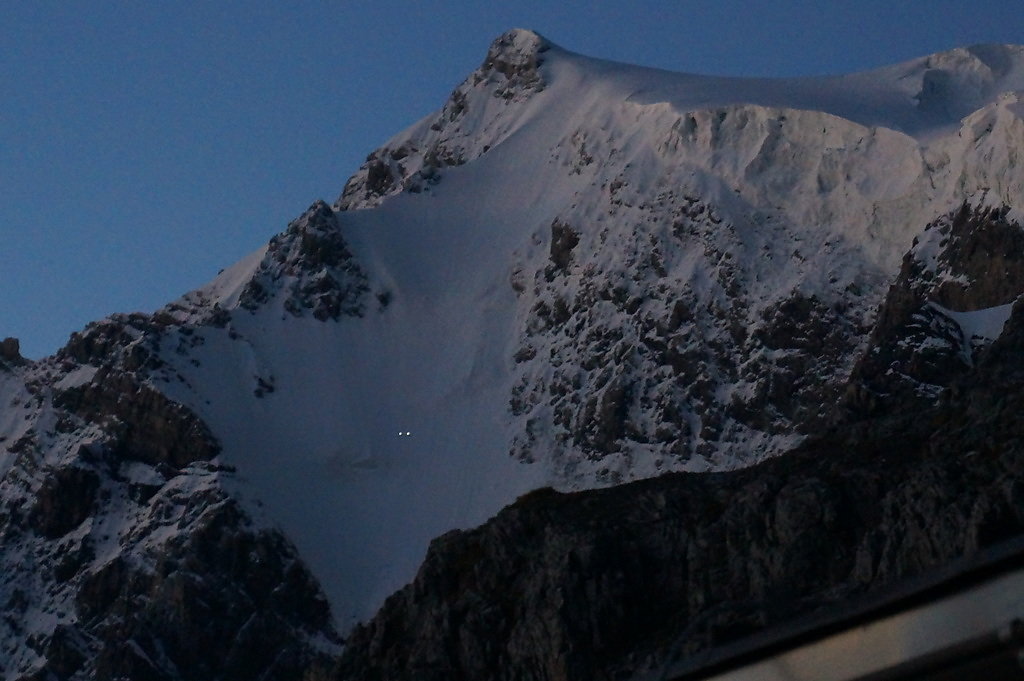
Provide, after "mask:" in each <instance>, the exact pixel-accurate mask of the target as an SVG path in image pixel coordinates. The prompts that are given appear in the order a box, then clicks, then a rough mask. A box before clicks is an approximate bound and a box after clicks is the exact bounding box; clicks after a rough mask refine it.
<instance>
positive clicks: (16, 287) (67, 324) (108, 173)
mask: <svg viewBox="0 0 1024 681" xmlns="http://www.w3.org/2000/svg"><path fill="white" fill-rule="evenodd" d="M0 17H2V18H0V292H2V293H0V337H3V336H8V335H13V336H17V337H19V338H20V339H21V341H22V351H23V353H24V354H25V355H26V356H29V357H40V356H43V355H46V354H49V353H51V352H53V351H55V350H56V349H57V348H58V347H59V346H60V345H62V344H63V343H64V342H65V341H66V340H67V337H68V335H69V334H70V333H71V332H72V331H74V330H77V329H79V328H81V327H82V326H83V325H84V324H85V323H86V322H88V321H90V320H94V319H98V318H101V317H103V316H105V315H107V314H109V313H111V312H129V311H134V310H142V311H152V310H154V309H156V308H158V307H160V306H161V305H162V304H164V303H166V302H168V301H170V300H172V299H174V298H176V297H178V296H179V295H181V294H182V293H184V292H186V291H187V290H190V289H192V288H195V287H196V286H199V285H201V284H203V283H205V282H206V281H207V280H209V279H211V278H212V277H213V276H215V275H216V273H217V271H218V270H219V269H221V268H222V267H226V266H228V265H230V264H231V263H232V262H234V261H235V260H237V259H239V258H240V257H242V256H243V255H245V254H246V253H249V252H251V251H253V250H255V249H256V248H258V247H259V246H260V245H262V244H263V243H265V242H266V240H267V239H268V238H269V237H270V236H271V235H273V234H274V233H275V232H278V231H280V230H281V229H283V228H284V227H285V225H286V224H287V222H288V221H289V220H290V219H291V218H293V217H295V216H296V215H298V214H299V213H300V212H301V211H303V210H304V209H305V208H306V207H307V206H308V205H309V204H310V203H312V202H313V201H314V200H315V199H317V198H324V199H326V200H328V201H333V200H334V199H335V198H336V197H337V195H338V194H339V193H340V191H341V188H342V186H343V184H344V182H345V180H346V179H347V177H348V176H349V174H351V172H352V171H353V170H355V169H356V168H357V167H358V166H359V164H360V162H361V161H362V159H363V158H365V156H366V154H367V153H368V152H370V151H372V150H373V149H374V148H375V147H376V146H377V145H379V144H380V143H381V142H383V141H384V140H386V139H387V138H388V137H390V136H391V135H393V134H394V133H397V132H399V131H400V130H401V129H403V128H405V127H407V126H408V125H410V124H411V123H413V122H415V121H416V120H418V119H419V118H421V117H423V116H425V115H426V114H428V113H430V112H431V111H433V110H435V109H437V108H439V107H440V106H441V104H443V102H444V100H445V98H446V97H447V95H448V93H449V92H450V91H451V90H452V88H454V87H455V85H457V84H458V83H459V81H461V80H462V78H463V77H465V76H466V75H467V74H468V73H469V72H470V71H472V70H473V69H474V68H475V67H476V66H477V65H478V64H479V63H480V61H481V60H482V59H483V56H484V54H485V52H486V49H487V46H488V44H489V43H490V41H491V40H492V39H493V38H494V37H496V36H497V35H499V34H500V33H502V32H504V31H505V30H507V29H509V28H513V27H520V28H531V29H534V30H536V31H538V32H540V33H542V34H543V35H545V36H546V37H547V38H549V39H550V40H552V41H554V42H555V43H558V44H560V45H561V46H563V47H565V48H568V49H571V50H574V51H577V52H582V53H585V54H591V55H594V56H600V57H604V58H607V59H614V60H618V61H627V62H632V63H638V64H644V65H649V66H657V67H661V68H666V69H672V70H677V71H689V72H697V73H708V74H721V75H758V76H773V75H807V74H827V73H844V72H849V71H855V70H863V69H868V68H872V67H875V66H881V65H884V64H888V63H894V62H898V61H902V60H905V59H909V58H912V57H915V56H920V55H923V54H928V53H931V52H936V51H940V50H944V49H949V48H952V47H956V46H960V45H969V44H974V43H982V42H997V43H1024V3H1022V2H1021V0H989V1H986V0H974V1H973V2H965V1H964V0H953V1H951V0H927V1H925V0H920V1H917V0H911V1H908V2H892V1H891V0H889V1H886V2H881V1H874V0H871V1H861V2H830V1H817V2H809V1H807V0H804V1H802V2H761V3H756V2H737V1H732V0H719V1H717V2H690V1H688V0H674V1H655V0H650V1H646V2H645V1H642V0H638V1H634V2H575V1H560V2H552V1H551V0H544V1H533V0H516V1H515V2H506V3H493V2H469V1H461V2H460V1H455V0H452V1H449V2H440V1H421V2H413V1H411V0H410V1H407V2H387V1H384V0H376V1H372V2H371V1H364V0H351V1H340V0H339V1H336V2H327V1H323V2H315V1H312V0H290V1H289V2H280V1H277V0H274V1H258V2H257V1H253V2H234V1H232V0H218V1H205V0H204V1H198V0H197V1H194V2H190V1H185V0H179V1H176V2H172V1H170V0H167V1H164V0H153V1H152V2H120V3H113V2H105V1H102V0H93V1H91V2H85V1H77V0H62V1H54V2H49V1H46V0H34V1H33V2H20V1H16V0H0Z"/></svg>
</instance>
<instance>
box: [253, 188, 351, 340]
mask: <svg viewBox="0 0 1024 681" xmlns="http://www.w3.org/2000/svg"><path fill="white" fill-rule="evenodd" d="M368 293H369V286H368V284H367V276H366V273H365V272H364V271H363V270H362V268H361V267H360V266H359V264H358V263H357V262H356V261H355V258H354V257H353V256H352V252H351V251H350V250H349V247H348V244H347V243H346V242H345V239H344V237H343V236H342V233H341V226H340V224H339V222H338V218H337V216H336V215H335V214H334V211H333V210H332V209H331V207H330V206H328V205H327V204H326V203H324V202H323V201H317V202H316V203H314V204H313V205H312V206H310V208H309V209H308V210H307V211H306V212H305V213H304V214H303V215H302V216H301V217H299V218H298V219H296V220H293V221H292V222H291V223H290V224H289V225H288V229H286V230H285V231H284V232H282V233H281V234H278V235H277V236H275V237H274V238H272V239H271V240H270V245H269V247H268V249H267V254H266V256H265V257H264V259H263V261H262V262H261V263H260V266H259V268H258V269H257V270H256V272H255V273H254V274H253V276H252V278H251V279H250V280H249V282H248V284H247V285H246V287H245V289H244V290H243V291H242V294H241V297H240V298H239V304H240V305H241V306H242V307H244V308H247V309H249V310H255V309H258V308H259V307H260V306H261V305H263V304H265V303H266V302H267V301H268V300H269V299H270V298H273V297H276V296H278V295H281V296H282V297H283V305H284V309H285V310H287V311H288V312H289V313H290V314H291V315H293V316H295V317H301V316H303V315H304V314H306V313H307V312H309V313H310V314H312V315H313V316H314V317H316V318H317V319H319V320H321V321H326V320H328V319H333V320H337V319H339V318H340V317H343V316H348V317H361V316H362V315H363V314H364V312H365V310H366V302H365V298H366V295H367V294H368Z"/></svg>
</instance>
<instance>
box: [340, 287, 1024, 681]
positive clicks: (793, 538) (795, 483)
mask: <svg viewBox="0 0 1024 681" xmlns="http://www.w3.org/2000/svg"><path fill="white" fill-rule="evenodd" d="M1022 359H1024V308H1022V307H1021V306H1018V308H1017V310H1016V311H1015V314H1014V316H1013V317H1012V319H1011V321H1010V323H1009V324H1008V328H1007V330H1006V332H1005V333H1004V337H1003V338H1001V339H1000V340H999V341H998V342H997V343H996V344H994V345H993V346H991V347H990V348H988V349H987V350H985V351H984V353H983V355H982V356H981V357H980V358H979V361H978V366H977V369H976V371H975V372H974V373H973V374H972V375H970V376H969V377H967V378H964V379H963V380H961V381H960V382H958V383H956V384H955V385H953V386H952V387H951V389H950V391H949V393H948V395H947V399H946V400H944V401H942V402H940V403H938V404H936V405H930V406H927V407H925V408H919V409H913V405H910V407H911V410H909V411H903V410H902V407H903V406H904V405H903V404H901V403H899V402H892V403H887V404H886V405H885V411H886V413H888V414H889V416H887V417H879V418H876V419H874V420H872V421H870V422H860V423H856V424H852V425H848V426H841V427H838V428H836V429H834V430H833V431H832V432H830V433H828V434H827V435H825V436H824V437H821V438H818V439H816V440H815V441H813V442H810V443H808V444H807V445H806V446H804V447H802V448H801V449H800V450H799V451H797V452H795V453H793V454H790V455H787V456H785V457H782V458H780V459H776V460H771V461H768V462H766V463H764V464H762V465H759V466H757V467H754V468H750V469H746V470H742V471H737V472H732V473H718V474H711V475H690V474H673V475H667V476H663V477H660V478H657V479H653V480H647V481H642V482H638V483H634V484H630V485H624V486H620V487H616V488H611V489H606V490H600V491H592V492H585V493H577V494H559V493H556V492H553V491H539V492H535V493H532V494H529V495H527V496H525V497H523V498H521V499H520V500H519V501H518V502H516V504H514V505H513V506H511V507H509V508H507V509H505V510H504V511H502V512H501V513H500V514H499V515H498V516H497V517H496V518H494V519H493V520H491V521H490V522H488V523H487V524H485V525H484V526H482V527H481V528H479V529H476V530H471V531H468V532H460V531H456V532H451V533H449V534H447V535H445V536H444V537H441V538H440V539H438V540H436V541H435V542H434V543H433V545H432V546H431V549H430V552H429V555H428V556H427V559H426V561H425V563H424V565H423V567H422V568H421V570H420V573H419V575H418V576H417V578H416V580H415V581H414V582H413V584H411V585H410V586H408V587H406V588H405V589H403V590H401V591H399V592H398V593H397V594H395V595H394V596H392V597H391V599H389V601H388V602H387V604H386V605H385V607H384V609H383V610H382V611H381V612H380V613H379V614H378V616H377V617H376V618H374V619H373V620H372V621H371V622H369V623H368V624H367V625H365V626H363V627H361V628H359V629H358V630H357V631H356V632H355V633H354V634H353V635H352V636H351V638H350V639H349V642H348V648H347V650H346V653H345V656H344V658H343V659H342V662H341V663H340V665H339V667H338V669H337V670H336V673H335V678H336V679H339V680H340V679H345V680H349V679H360V680H363V679H366V680H371V679H372V680H378V679H418V680H423V679H428V680H431V679H437V680H441V679H446V680H452V679H467V680H468V679H479V678H489V679H509V680H512V679H517V680H522V679H545V680H555V679H613V678H622V676H619V675H620V674H623V675H628V673H632V672H635V671H637V670H639V669H642V668H648V667H650V668H657V667H658V665H660V664H663V663H664V662H665V661H666V659H667V658H668V657H670V656H685V655H689V654H692V653H695V652H698V651H701V650H707V649H709V648H712V647H715V646H718V645H722V644H724V643H727V642H731V641H735V640H738V639H740V638H742V637H744V636H746V635H748V634H751V633H753V632H757V631H759V630H761V629H764V628H766V627H771V626H773V625H776V624H779V623H781V622H784V621H786V620H788V619H791V618H793V617H795V616H799V615H806V614H809V613H812V612H817V611H820V610H823V609H827V608H830V607H836V606H839V605H841V604H842V603H843V602H844V601H846V600H848V599H850V598H852V597H856V596H859V595H864V594H870V593H872V592H873V591H876V590H877V589H879V588H882V587H886V586H890V585H892V584H894V583H896V582H898V581H899V580H902V579H906V578H908V577H912V576H914V575H919V574H921V573H924V572H926V571H927V570H929V569H931V568H935V567H937V566H940V565H943V564H945V563H947V562H948V561H950V560H952V559H955V558H959V557H963V556H968V555H970V554H972V553H974V552H976V551H977V550H978V549H979V548H982V547H984V546H987V545H990V544H992V543H995V542H998V541H1000V540H1004V539H1007V538H1010V537H1013V536H1015V535H1018V534H1020V533H1021V532H1024V485H1022V484H1021V483H1020V482H1019V480H1020V475H1021V473H1022V472H1024V445H1022V442H1024V441H1022V440H1021V438H1022V436H1024V424H1021V421H1020V419H1019V418H1018V417H1017V414H1019V413H1020V410H1021V408H1024V397H1022V391H1021V390H1020V388H1021V386H1022V384H1024V368H1022V367H1024V362H1022V361H1021V360H1022ZM952 395H955V397H953V396H952Z"/></svg>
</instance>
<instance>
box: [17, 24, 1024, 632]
mask: <svg viewBox="0 0 1024 681" xmlns="http://www.w3.org/2000/svg"><path fill="white" fill-rule="evenodd" d="M1021 92H1024V48H1021V47H1017V46H979V47H973V48H969V49H962V50H954V51H952V52H948V53H943V54H939V55H933V56H931V57H926V58H922V59H918V60H913V61H911V62H907V63H905V64H900V65H897V66H892V67H887V68H884V69H880V70H877V71H871V72H866V73H860V74H854V75H849V76H837V77H829V78H810V79H785V80H751V79H723V78H711V77H705V76H692V75H684V74H674V73H668V72H664V71H657V70H651V69H643V68H639V67H633V66H626V65H620V64H614V63H611V62H606V61H601V60H596V59H592V58H588V57H583V56H580V55H576V54H572V53H570V52H567V51H564V50H562V49H560V48H558V47H557V46H555V45H553V44H551V43H549V42H548V41H546V40H545V39H543V38H541V37H540V36H537V35H536V34H533V33H531V32H528V31H513V32H510V33H508V34H506V35H505V36H502V37H501V38H499V39H498V40H497V41H496V42H495V43H494V45H492V47H491V50H490V52H489V53H488V55H487V57H486V59H485V61H484V63H483V65H482V66H481V67H480V69H478V70H477V71H476V72H474V73H473V74H471V75H470V76H469V78H467V80H466V81H465V82H464V83H462V84H461V85H460V86H459V87H458V88H457V89H456V90H455V91H454V93H453V94H452V96H451V98H450V99H449V101H448V102H447V103H445V105H444V107H443V108H442V110H441V111H440V112H438V113H437V114H434V115H431V116H429V117H427V118H425V119H424V120H423V121H421V122H420V123H418V124H416V125H414V126H413V127H411V128H410V129H409V130H407V131H405V132H403V133H401V134H399V135H397V136H396V137H395V138H393V139H392V140H390V141H389V142H388V143H386V144H385V145H384V146H383V147H382V148H381V149H379V150H377V151H375V152H374V153H373V154H371V155H370V157H369V158H368V160H367V163H366V164H365V165H364V166H363V167H362V168H361V169H359V170H358V171H357V172H356V174H355V175H354V176H353V177H352V179H350V180H349V182H348V183H347V185H346V187H345V189H344V190H343V192H342V195H341V197H339V199H338V201H337V202H336V204H335V205H334V207H333V208H332V207H329V206H327V205H326V204H323V203H318V204H315V205H314V206H313V207H311V209H310V210H309V211H308V212H307V213H306V214H305V215H303V216H301V217H300V218H299V219H297V220H296V221H295V222H294V223H292V225H290V226H289V228H288V229H287V230H285V232H282V234H280V235H278V236H277V237H274V239H273V240H272V241H271V242H270V244H268V246H267V247H266V248H264V249H261V250H260V251H258V252H256V253H254V254H253V255H252V256H250V257H249V258H246V259H245V260H243V261H242V262H240V263H238V264H237V265H235V266H234V267H231V268H229V269H227V270H225V271H224V273H222V274H221V275H220V276H219V277H218V278H217V279H216V280H215V281H213V282H212V283H210V284H209V285H207V286H206V287H203V288H201V289H199V290H197V291H195V292H192V293H190V294H188V295H186V296H185V297H184V298H183V299H181V300H180V301H177V302H176V303H173V304H171V305H169V306H168V307H167V308H166V309H164V310H162V311H161V312H159V313H157V314H156V315H155V316H154V318H155V319H159V320H160V324H159V325H158V328H151V329H149V330H144V331H140V332H138V334H139V338H135V337H134V336H133V337H130V338H123V339H122V340H121V341H118V342H120V343H122V344H123V345H124V347H125V348H130V347H134V346H136V345H137V346H138V347H145V348H146V352H147V353H152V355H153V356H154V357H156V358H157V360H158V361H155V362H154V363H153V366H152V367H150V366H149V365H145V364H142V365H140V366H139V367H136V368H135V370H137V371H139V372H142V373H143V374H144V376H145V380H146V383H147V385H149V386H152V387H154V388H156V389H157V390H158V391H159V392H160V393H161V394H162V395H165V396H166V397H168V398H170V399H171V400H173V401H176V402H178V403H180V404H181V405H184V406H185V407H187V408H188V409H189V410H191V411H192V412H194V413H195V414H196V415H198V417H199V418H200V419H201V420H202V422H203V423H205V424H206V426H207V427H208V428H209V430H210V432H212V433H213V434H214V436H215V437H216V439H217V441H218V444H219V447H220V454H219V455H218V457H217V459H216V461H217V462H219V463H223V464H224V465H227V466H230V467H232V468H233V469H236V470H237V475H225V476H221V479H220V480H219V484H221V485H223V487H224V489H227V490H229V491H230V493H231V495H232V496H233V497H235V498H239V499H242V500H243V502H244V505H245V508H246V509H247V511H248V512H249V513H250V514H252V515H253V516H254V517H255V518H257V519H258V520H259V521H260V522H263V523H266V524H268V525H270V526H272V527H278V528H281V530H283V532H284V534H285V535H286V536H287V537H288V538H289V539H290V540H291V541H292V542H294V544H295V546H296V548H297V550H298V553H299V555H300V556H301V557H302V558H303V559H304V560H305V561H306V562H307V564H308V565H309V567H310V569H311V571H312V572H313V574H314V575H315V577H316V578H317V579H318V580H319V581H320V583H321V584H322V585H323V588H324V590H325V592H326V594H327V596H328V599H329V600H330V602H331V604H332V607H333V611H334V615H335V618H336V619H337V621H338V622H339V624H340V625H341V627H342V628H346V627H348V626H349V625H351V624H352V623H353V622H355V621H358V620H361V619H365V618H367V617H369V616H370V615H372V614H373V613H374V612H375V611H376V609H377V608H378V607H379V606H380V604H381V603H382V602H383V600H384V598H385V597H386V596H387V595H388V594H389V593H391V592H392V591H394V590H395V589H396V588H397V587H399V586H401V585H402V584H404V583H406V582H408V581H409V580H410V579H411V577H412V576H413V575H414V573H415V571H416V568H417V566H418V565H419V563H420V561H421V560H422V558H423V555H424V553H425V551H426V547H427V544H428V542H429V541H430V540H431V539H432V538H434V537H436V536H438V535H440V534H442V533H444V532H445V531H447V530H450V529H453V528H457V527H468V526H472V525H475V524H478V523H480V522H481V521H483V520H484V519H486V518H487V517H489V516H490V515H492V514H493V513H495V512H496V511H497V510H498V509H500V508H501V507H503V506H505V505H506V504H508V503H510V502H511V501H512V500H514V499H515V498H516V497H517V496H518V495H520V494H523V493H525V492H527V491H530V490H533V489H536V488H538V487H540V486H543V485H549V484H550V485H555V486H557V487H560V488H565V489H583V488H588V487H594V486H600V485H607V484H612V483H616V482H620V481H624V480H629V479H635V478H639V477H646V476H650V475H655V474H658V473H660V472H664V471H668V470H681V469H682V470H708V469H721V468H729V467H736V466H742V465H745V464H749V463H751V462H754V461H757V460H759V459H761V458H764V457H766V456H771V455H777V454H779V453H782V452H785V451H786V450H787V449H789V448H791V447H793V446H794V445H796V444H797V443H799V442H800V441H801V440H802V439H803V437H805V435H806V434H807V433H809V432H813V431H814V430H815V429H818V428H821V427H822V426H823V425H824V424H826V423H827V422H828V419H829V418H830V417H831V412H830V410H831V409H832V407H833V406H834V403H835V401H836V399H837V398H838V396H839V395H840V393H841V391H842V389H843V386H844V383H845V381H846V378H847V377H848V376H849V374H850V372H851V370H852V368H853V366H854V363H855V361H856V359H857V357H858V355H859V353H861V352H863V350H864V348H865V347H866V345H867V343H868V336H869V332H870V329H871V327H872V324H873V322H874V315H875V311H876V309H877V307H878V305H879V304H880V303H881V302H882V300H883V298H884V296H885V293H886V288H887V286H888V284H889V282H890V281H891V280H892V279H893V277H894V276H895V275H896V273H897V271H898V270H899V267H900V261H901V259H902V258H903V256H904V254H905V253H907V251H908V250H909V249H910V248H911V244H912V241H913V239H914V237H915V236H916V235H918V234H919V233H920V232H921V231H922V230H923V229H924V226H925V225H926V224H928V223H929V222H931V221H932V220H934V219H935V218H936V217H937V216H939V215H943V214H945V213H946V212H948V211H950V210H952V209H953V208H955V207H956V206H958V205H960V204H962V203H963V202H964V201H967V200H972V201H975V200H983V201H987V202H994V203H997V204H1002V203H1005V204H1009V205H1018V206H1019V203H1020V196H1021V195H1022V193H1024V168H1022V167H1021V152H1022V150H1024V121H1022V117H1024V103H1022V102H1021V100H1020V96H1021V95H1020V93H1021ZM985 190H987V191H985ZM983 191H984V193H983V194H981V193H980V192H983ZM978 196H983V197H984V198H983V199H977V198H976V197H978ZM968 312H970V311H969V310H956V311H955V313H956V314H961V313H968ZM950 314H953V312H952V311H951V313H950ZM993 314H994V313H993ZM953 316H954V318H955V319H957V321H958V323H960V324H961V325H962V326H963V328H964V329H974V328H975V327H976V326H977V324H975V321H976V320H977V319H978V318H977V317H956V316H955V314H954V315H953ZM989 316H991V315H989ZM986 318H988V317H986ZM979 323H980V322H979ZM977 328H979V329H980V328H981V327H980V326H977ZM994 328H995V327H994V326H993V325H992V324H986V325H984V329H983V330H982V331H981V335H982V336H985V337H986V338H987V337H988V336H991V335H993V334H995V333H996V332H995V331H993V329H994ZM133 333H134V332H133ZM972 333H973V331H972ZM986 334H987V335H986ZM140 339H141V340H140ZM119 356H125V357H130V356H133V355H132V353H131V352H128V351H127V350H126V351H125V352H124V353H122V354H121V355H119ZM119 361H121V360H119ZM82 365H83V366H88V365H89V361H87V360H83V362H82ZM81 370H82V369H79V368H75V367H70V366H66V367H64V368H62V369H61V371H81ZM58 373H59V372H58ZM69 375H70V374H69ZM75 376H78V378H76V379H74V380H83V381H88V380H91V379H90V378H89V377H87V376H85V375H84V374H75ZM0 379H4V375H3V374H0ZM62 380H63V379H62ZM68 380H71V379H68ZM7 383H10V385H11V386H13V387H6V386H7ZM7 383H5V384H4V386H5V387H4V388H3V390H4V392H3V395H2V397H3V399H4V401H5V402H4V403H7V402H10V401H11V399H12V396H13V395H14V394H15V393H16V392H17V391H18V390H21V388H19V387H18V384H17V383H16V382H11V381H10V380H8V381H7ZM0 424H2V425H3V427H4V428H5V431H4V432H5V434H6V433H8V432H10V435H9V437H12V438H16V437H18V435H19V433H20V430H19V429H24V427H25V426H24V425H23V424H22V422H21V421H19V420H18V419H17V418H15V417H13V416H11V415H10V414H9V413H4V414H3V415H0ZM10 461H11V459H10V458H8V459H4V460H0V470H3V469H2V466H4V465H8V466H9V465H11V464H10Z"/></svg>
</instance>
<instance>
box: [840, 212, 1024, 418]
mask: <svg viewBox="0 0 1024 681" xmlns="http://www.w3.org/2000/svg"><path fill="white" fill-rule="evenodd" d="M1007 211H1008V209H1007V208H1006V207H1005V206H1003V207H1000V208H992V207H978V206H972V205H970V204H968V203H965V204H963V205H962V206H961V207H960V208H959V209H958V210H956V211H954V212H952V213H950V214H949V215H946V216H944V217H942V218H940V219H939V220H936V221H935V222H933V223H931V224H929V225H928V226H927V227H926V228H925V230H924V232H923V233H922V235H921V236H920V237H918V239H916V240H915V242H914V247H913V248H912V249H911V251H910V252H909V253H907V255H906V257H904V259H903V266H902V268H901V270H900V273H899V275H898V276H897V278H896V280H895V281H894V282H893V284H892V286H891V287H890V288H889V292H888V294H887V296H886V299H885V301H884V302H883V304H882V305H881V307H880V309H879V311H878V318H877V322H876V324H875V328H874V329H873V330H872V332H871V337H870V341H869V346H868V349H867V351H866V352H865V353H864V355H863V357H861V359H860V360H859V361H858V362H857V365H856V366H855V367H854V370H853V372H852V378H851V381H850V385H849V387H848V389H847V393H846V395H845V399H844V400H843V403H842V406H843V407H844V408H845V410H846V412H847V414H848V415H859V416H860V417H867V416H870V415H872V414H874V413H877V410H878V409H879V408H880V407H881V405H882V404H883V402H884V400H885V399H889V400H892V399H895V398H896V397H897V396H899V398H900V399H902V400H919V401H923V402H925V403H928V402H931V401H933V400H934V399H935V398H936V396H937V395H938V394H939V392H940V391H941V390H942V389H943V388H944V387H945V386H947V385H949V384H950V383H951V382H953V381H954V380H955V379H956V378H957V377H959V376H962V375H964V374H965V373H967V372H969V371H970V370H971V367H972V364H973V362H974V360H975V358H976V355H977V354H978V352H979V347H978V345H977V342H972V339H971V338H965V337H964V334H963V332H962V330H961V329H960V327H959V326H958V325H957V323H956V322H955V321H954V320H953V319H952V318H950V317H949V316H948V315H947V314H945V313H944V312H943V311H942V310H940V309H938V308H936V307H935V306H934V305H933V303H935V304H938V305H940V306H942V307H943V308H946V309H948V310H954V311H957V312H971V311H977V310H982V309H985V308H990V307H994V306H998V305H1006V304H1009V303H1012V302H1014V301H1015V300H1016V299H1017V297H1018V296H1020V295H1021V294H1022V293H1024V229H1021V226H1020V225H1019V224H1017V223H1016V222H1013V221H1011V220H1009V219H1008V218H1007Z"/></svg>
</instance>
